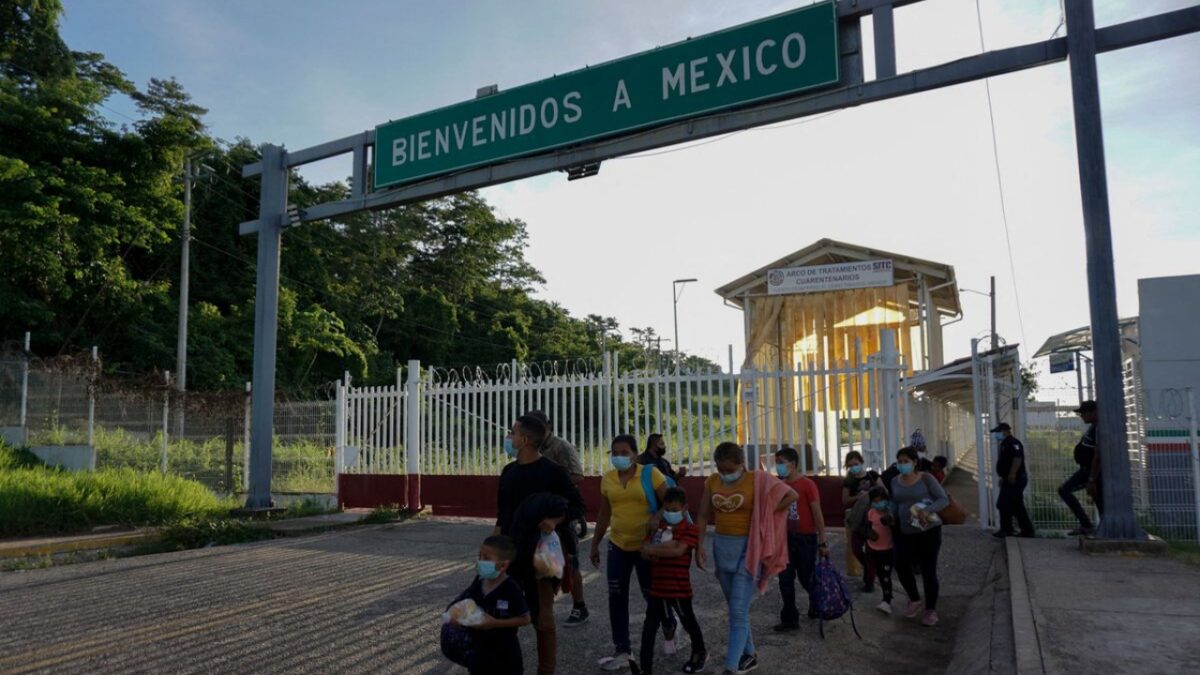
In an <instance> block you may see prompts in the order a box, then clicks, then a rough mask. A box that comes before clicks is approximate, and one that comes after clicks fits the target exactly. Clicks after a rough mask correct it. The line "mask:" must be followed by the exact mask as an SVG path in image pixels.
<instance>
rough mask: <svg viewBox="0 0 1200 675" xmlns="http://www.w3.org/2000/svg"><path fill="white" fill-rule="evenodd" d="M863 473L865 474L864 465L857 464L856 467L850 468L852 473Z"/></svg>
mask: <svg viewBox="0 0 1200 675" xmlns="http://www.w3.org/2000/svg"><path fill="white" fill-rule="evenodd" d="M862 472H863V465H862V464H855V465H853V466H851V467H850V473H854V474H859V473H862Z"/></svg>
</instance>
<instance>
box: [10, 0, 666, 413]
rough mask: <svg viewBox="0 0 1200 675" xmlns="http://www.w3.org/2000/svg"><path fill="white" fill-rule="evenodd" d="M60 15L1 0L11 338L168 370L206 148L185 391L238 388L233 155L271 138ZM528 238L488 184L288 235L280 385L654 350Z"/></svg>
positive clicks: (304, 187)
mask: <svg viewBox="0 0 1200 675" xmlns="http://www.w3.org/2000/svg"><path fill="white" fill-rule="evenodd" d="M61 14H62V7H61V4H60V3H59V2H57V1H55V0H10V2H7V3H4V5H3V9H0V250H4V251H20V252H21V255H17V256H9V257H8V258H7V259H6V261H5V266H4V268H3V270H0V337H3V336H5V335H7V336H14V335H20V334H21V333H23V332H24V331H26V330H30V331H32V333H33V338H34V345H33V349H34V351H35V352H36V353H43V354H44V353H60V352H61V351H62V350H63V349H64V348H70V347H76V348H81V347H82V348H86V347H90V346H91V345H97V346H99V348H100V352H101V354H103V356H104V364H105V367H106V368H107V369H108V370H109V371H116V370H120V371H125V372H135V373H144V372H148V371H152V370H156V369H157V370H170V369H173V366H174V360H175V354H174V350H175V335H176V317H177V313H178V304H177V303H178V300H177V298H178V295H179V293H178V281H179V280H178V272H177V270H178V269H179V252H180V234H181V222H182V219H183V204H182V192H183V189H182V185H181V181H180V176H181V174H182V170H183V163H184V160H185V158H193V161H194V162H195V163H196V164H200V165H203V166H204V167H205V169H204V170H203V172H202V173H203V175H202V176H201V177H200V178H199V179H198V180H197V182H196V183H195V186H194V188H193V196H192V231H191V236H192V241H193V243H194V246H192V256H193V265H192V270H191V275H192V277H191V303H192V306H191V308H190V317H191V318H190V324H189V347H188V352H189V378H188V385H189V388H190V389H193V390H222V389H226V390H227V389H240V388H241V387H242V386H243V383H244V382H245V381H246V380H248V379H249V376H250V373H251V364H252V356H253V345H252V338H253V329H254V287H255V279H254V266H255V259H256V252H255V238H254V237H241V236H239V235H238V233H237V225H238V223H239V222H241V221H243V220H249V219H253V218H255V217H257V212H258V203H257V194H258V184H257V181H256V180H245V179H243V178H242V177H241V172H240V168H241V166H242V165H244V164H246V163H249V162H253V161H256V160H257V159H258V157H259V154H258V151H257V150H256V149H255V146H254V145H253V144H252V143H251V142H250V141H249V140H246V139H239V140H238V141H237V142H235V143H233V144H223V143H220V142H218V141H217V140H216V139H213V138H211V137H210V136H208V135H207V134H206V133H205V129H204V125H203V117H204V115H205V113H206V111H205V110H204V108H202V107H201V106H199V105H197V104H195V103H193V102H192V101H191V99H190V97H189V95H188V94H187V92H186V91H185V90H184V88H183V86H182V85H181V84H180V83H178V82H176V81H175V80H173V79H165V80H164V79H157V78H152V79H151V80H150V82H149V84H148V85H147V86H146V87H145V88H144V89H139V88H137V87H136V86H135V85H134V84H133V83H132V82H130V81H129V80H128V79H127V78H126V77H125V76H124V75H123V74H122V73H121V71H120V70H119V69H117V68H116V67H115V66H113V65H111V64H109V63H107V62H106V61H105V60H104V57H103V56H102V55H100V54H95V53H83V52H72V51H71V50H70V49H68V47H67V46H66V45H65V44H64V43H63V41H62V40H61V38H60V37H59V35H58V21H59V18H60V16H61ZM120 97H127V98H128V99H129V100H130V101H132V102H133V103H134V104H135V105H136V107H137V110H138V115H139V119H138V120H137V121H136V122H133V123H132V124H131V125H130V124H121V126H119V127H118V126H116V125H114V123H113V122H112V121H111V120H110V118H109V116H108V112H109V111H110V110H111V108H110V107H109V106H108V103H109V102H110V101H111V100H112V99H114V98H120ZM289 184H290V186H291V187H290V190H291V194H290V195H289V197H288V201H289V203H292V204H295V205H297V206H299V207H301V208H303V207H305V206H307V205H311V204H315V203H319V202H323V201H329V200H334V199H341V198H343V197H345V196H346V195H347V194H348V188H347V187H346V185H345V184H343V183H340V182H338V183H332V184H329V185H312V184H310V183H308V182H307V181H305V180H303V179H302V178H301V177H300V176H299V175H293V176H292V179H291V181H290V183H289ZM527 246H528V234H527V232H526V228H525V224H524V223H523V222H521V221H519V220H513V219H506V218H501V217H498V216H497V214H496V213H495V211H494V210H493V209H492V208H491V206H489V205H488V204H487V203H486V202H485V201H484V200H483V199H482V198H481V197H480V196H479V195H478V194H476V193H465V194H459V195H454V196H450V197H444V198H440V199H435V200H431V201H428V202H424V203H420V204H410V205H407V206H403V207H399V208H396V209H391V210H389V211H386V212H383V213H377V214H376V213H372V214H357V215H354V216H350V217H346V218H342V219H340V220H337V221H321V222H316V223H306V224H305V225H304V226H303V227H299V228H295V229H293V230H289V231H288V232H287V235H286V236H285V237H284V246H283V248H284V250H283V255H282V279H281V297H280V306H279V333H278V343H279V354H278V382H279V385H280V387H281V388H283V389H290V390H301V391H311V389H312V388H313V387H314V386H317V385H320V384H322V383H326V382H330V381H332V380H334V379H337V378H339V377H341V375H342V373H343V372H344V371H350V372H351V373H352V374H353V375H354V376H355V380H356V381H357V382H359V383H362V384H382V383H387V382H391V381H392V380H393V379H394V377H395V370H396V367H397V365H399V364H402V363H404V362H405V360H407V359H410V358H416V359H420V360H421V361H422V362H423V363H426V364H435V365H439V366H449V367H454V366H461V365H484V366H486V365H490V364H496V363H507V362H508V361H510V360H511V359H514V358H515V359H518V360H523V361H548V360H564V359H580V358H584V359H589V358H590V359H598V358H599V355H600V348H601V344H602V343H604V342H606V343H607V345H608V347H609V348H610V350H616V351H618V352H619V353H620V358H621V363H622V364H624V365H625V366H626V367H638V366H639V365H644V364H645V363H646V362H647V360H648V355H649V354H651V352H652V350H656V349H657V346H658V345H657V343H656V344H654V345H653V347H652V346H651V344H650V342H649V340H648V339H646V340H642V341H641V342H640V343H639V344H636V345H635V344H630V343H624V342H620V341H619V340H620V338H619V336H618V335H617V334H616V329H617V324H616V321H615V320H613V319H611V318H608V317H598V316H594V315H593V316H589V317H588V318H587V319H586V320H580V319H577V318H574V317H572V316H570V315H569V314H568V313H567V312H566V310H565V309H563V308H562V307H561V306H559V305H557V304H554V303H551V302H546V301H544V300H539V299H537V298H534V297H533V296H532V291H533V290H534V289H535V287H537V286H538V285H539V284H541V283H542V282H543V279H542V277H541V275H540V274H539V272H538V271H537V270H536V269H534V268H533V267H532V266H531V265H530V264H529V262H528V261H527V260H526V259H525V250H526V248H527ZM652 333H653V332H652V331H649V334H650V335H651V336H652ZM646 334H647V333H646V332H645V331H643V332H641V333H639V336H645V335H646ZM602 336H605V337H602ZM659 362H661V359H659Z"/></svg>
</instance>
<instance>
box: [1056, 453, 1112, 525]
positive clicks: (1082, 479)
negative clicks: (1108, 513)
mask: <svg viewBox="0 0 1200 675" xmlns="http://www.w3.org/2000/svg"><path fill="white" fill-rule="evenodd" d="M1091 474H1092V470H1091V469H1090V468H1087V467H1082V466H1081V467H1079V470H1078V471H1076V472H1075V473H1073V474H1071V476H1070V477H1069V478H1067V479H1066V480H1065V481H1063V484H1062V485H1060V486H1059V487H1058V496H1059V497H1061V498H1062V500H1063V502H1065V503H1066V505H1067V508H1068V509H1071V513H1074V514H1075V518H1076V519H1077V520H1078V521H1079V525H1080V526H1081V527H1086V528H1088V529H1091V527H1092V519H1091V518H1089V517H1088V514H1087V511H1084V510H1083V506H1081V505H1080V504H1079V500H1078V499H1076V498H1075V493H1076V492H1078V491H1079V490H1082V489H1084V488H1086V487H1087V484H1088V477H1089V476H1091ZM1097 496H1099V492H1097ZM1103 501H1104V500H1103V497H1101V498H1100V499H1098V500H1096V508H1098V509H1100V510H1101V512H1103V511H1104V508H1103V507H1102V506H1101V503H1103Z"/></svg>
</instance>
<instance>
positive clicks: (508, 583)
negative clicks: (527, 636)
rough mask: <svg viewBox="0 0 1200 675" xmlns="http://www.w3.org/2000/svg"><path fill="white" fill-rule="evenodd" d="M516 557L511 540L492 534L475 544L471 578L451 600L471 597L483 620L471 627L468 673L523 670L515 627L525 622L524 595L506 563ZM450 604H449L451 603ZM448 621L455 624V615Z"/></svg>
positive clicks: (501, 674)
mask: <svg viewBox="0 0 1200 675" xmlns="http://www.w3.org/2000/svg"><path fill="white" fill-rule="evenodd" d="M516 556H517V546H516V544H514V543H513V540H512V539H509V538H508V537H505V536H502V535H494V536H491V537H488V538H487V539H485V540H484V541H483V545H482V546H480V547H479V560H477V561H476V562H475V571H476V574H477V576H476V577H475V581H473V582H471V585H470V586H469V587H467V590H465V591H463V592H462V593H461V594H459V596H458V597H457V598H455V599H454V602H455V603H457V602H459V601H460V600H472V601H474V603H475V605H476V606H477V607H478V608H479V609H480V610H482V612H483V621H482V622H481V623H479V624H478V625H474V626H471V627H470V628H471V635H472V641H473V650H472V652H473V658H472V659H471V664H470V665H469V666H468V667H467V670H468V672H470V673H471V675H519V674H520V673H523V672H524V664H523V662H522V660H521V643H520V641H519V640H518V639H517V629H518V628H520V627H521V626H527V625H529V622H530V618H529V607H528V606H526V604H525V594H524V593H523V592H522V591H521V587H520V586H519V585H518V584H517V582H516V581H514V580H512V579H511V578H509V576H508V574H507V571H508V566H509V565H510V564H511V563H512V561H513V558H515V557H516ZM451 604H453V603H451ZM450 622H451V623H452V624H455V625H458V623H457V622H458V617H452V618H451V620H450Z"/></svg>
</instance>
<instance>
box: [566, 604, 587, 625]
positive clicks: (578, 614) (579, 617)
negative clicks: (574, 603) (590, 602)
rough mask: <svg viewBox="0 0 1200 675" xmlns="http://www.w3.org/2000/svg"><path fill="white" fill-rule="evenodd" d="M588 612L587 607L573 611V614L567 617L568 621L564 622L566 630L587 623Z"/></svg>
mask: <svg viewBox="0 0 1200 675" xmlns="http://www.w3.org/2000/svg"><path fill="white" fill-rule="evenodd" d="M587 620H588V610H587V607H576V608H575V609H572V610H571V614H570V615H569V616H567V620H566V621H563V627H564V628H574V627H576V626H582V625H583V624H585V623H587Z"/></svg>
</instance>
